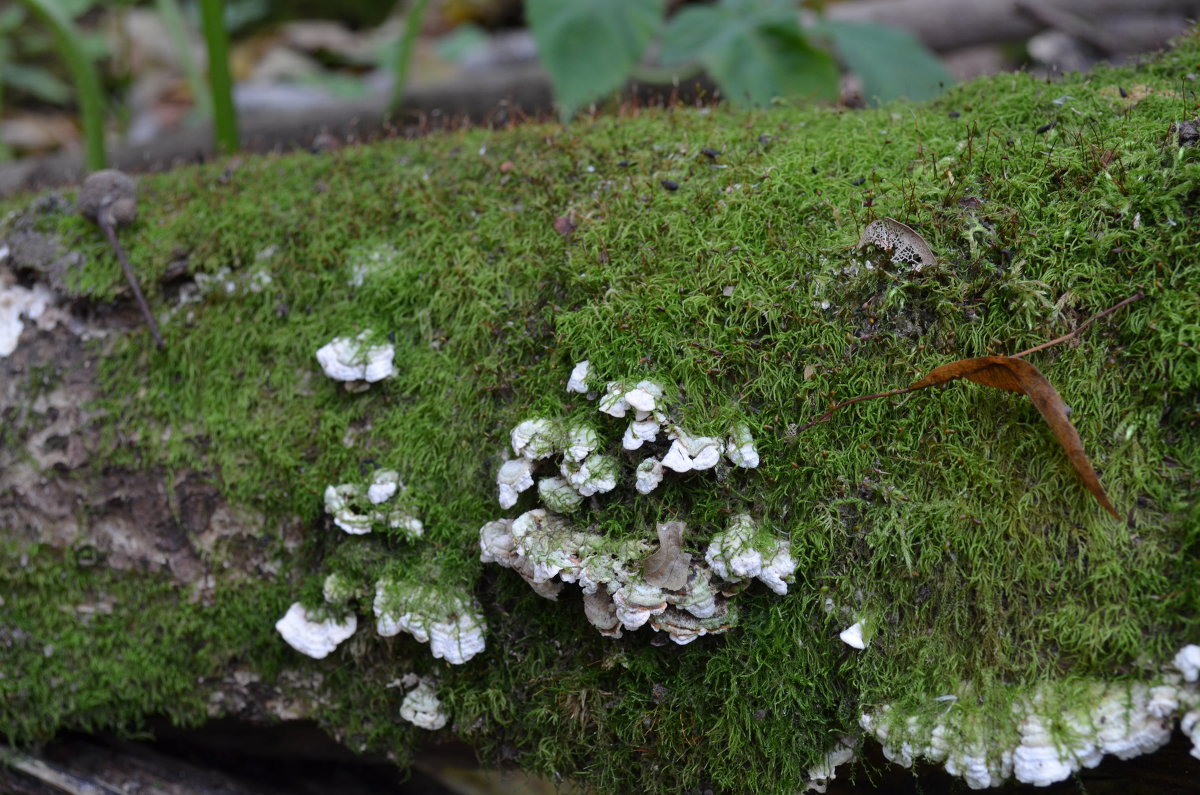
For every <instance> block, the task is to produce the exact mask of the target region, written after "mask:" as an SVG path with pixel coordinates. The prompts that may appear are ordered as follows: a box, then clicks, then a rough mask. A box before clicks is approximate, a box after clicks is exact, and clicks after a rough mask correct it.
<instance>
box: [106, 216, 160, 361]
mask: <svg viewBox="0 0 1200 795" xmlns="http://www.w3.org/2000/svg"><path fill="white" fill-rule="evenodd" d="M97 225H98V226H99V227H100V228H101V229H102V230H104V236H105V237H107V238H108V242H109V243H110V244H111V245H112V247H113V251H115V252H116V254H117V261H118V262H120V263H121V270H123V271H125V280H126V281H128V282H129V286H130V288H131V289H132V290H133V296H134V298H136V299H137V302H138V306H139V307H141V310H142V317H144V318H146V325H147V326H149V327H150V336H152V337H154V344H155V345H157V346H158V349H159V350H160V351H161V350H163V349H164V348H166V347H167V345H166V343H165V342H163V338H162V334H160V333H159V331H158V323H156V322H155V321H154V314H153V313H152V312H151V311H150V305H149V304H148V303H146V296H144V295H142V288H141V287H139V286H138V281H137V276H136V275H134V273H133V266H132V265H130V264H129V257H127V256H125V249H123V248H122V247H121V243H120V241H118V240H117V231H116V230H115V229H113V227H112V224H109V223H105V221H104V220H100V221H97Z"/></svg>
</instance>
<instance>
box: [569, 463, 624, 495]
mask: <svg viewBox="0 0 1200 795" xmlns="http://www.w3.org/2000/svg"><path fill="white" fill-rule="evenodd" d="M617 469H618V467H617V461H616V459H614V458H611V457H609V456H606V455H600V454H593V455H590V456H588V457H587V458H586V459H584V460H583V461H582V462H581V463H579V464H572V463H571V462H569V461H563V463H562V467H561V471H562V474H563V477H564V478H566V480H567V482H568V483H570V484H571V485H572V486H573V487H574V488H575V490H576V491H578V492H579V494H580V495H581V496H584V497H590V496H592V495H593V494H603V493H605V492H609V491H612V490H613V489H615V488H616V487H617Z"/></svg>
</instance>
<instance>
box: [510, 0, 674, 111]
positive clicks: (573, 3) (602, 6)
mask: <svg viewBox="0 0 1200 795" xmlns="http://www.w3.org/2000/svg"><path fill="white" fill-rule="evenodd" d="M664 2H665V0H528V2H527V3H526V6H525V14H526V17H527V18H528V20H529V27H530V29H531V30H532V31H533V39H534V41H535V42H536V43H537V48H538V55H539V56H540V58H541V60H542V65H543V66H545V67H546V70H547V71H548V72H549V73H550V82H551V83H552V84H553V85H554V95H555V98H556V99H557V100H558V104H559V108H560V109H561V113H562V115H563V118H570V117H571V116H572V115H573V114H574V113H575V111H576V110H578V109H579V108H581V107H582V106H584V105H586V104H587V103H589V102H592V101H594V100H596V99H598V98H600V97H602V96H604V95H605V94H607V93H608V92H610V91H612V90H613V89H615V88H617V87H619V86H620V85H621V84H622V83H623V82H624V81H625V78H626V77H627V76H628V75H629V72H630V70H631V69H633V67H634V66H635V65H636V64H637V62H638V60H640V59H641V57H642V53H643V52H645V50H646V45H647V44H649V43H650V39H651V37H652V36H654V33H655V31H657V30H658V27H659V25H660V24H661V22H662V17H663V8H664Z"/></svg>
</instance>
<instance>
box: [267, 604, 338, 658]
mask: <svg viewBox="0 0 1200 795" xmlns="http://www.w3.org/2000/svg"><path fill="white" fill-rule="evenodd" d="M357 628H358V619H357V618H356V617H355V616H354V614H353V613H351V614H350V615H349V616H348V617H347V618H346V619H345V620H343V621H338V620H337V619H335V618H332V617H329V616H324V615H321V614H320V613H319V612H310V611H308V610H306V609H305V608H304V605H302V604H300V603H299V602H296V603H295V604H293V605H292V606H291V607H289V608H288V611H287V613H285V614H284V616H283V618H281V619H279V620H278V621H276V622H275V629H276V631H278V632H279V634H280V635H281V636H283V639H284V640H285V641H287V644H288V645H289V646H291V647H292V648H293V649H295V650H296V651H298V652H300V653H301V654H306V655H308V656H309V657H312V658H313V659H315V660H320V659H323V658H325V657H326V656H328V655H329V653H330V652H331V651H333V650H334V649H336V648H337V647H338V644H340V643H341V642H342V641H344V640H345V639H346V638H348V637H350V636H351V635H353V634H354V630H356V629H357Z"/></svg>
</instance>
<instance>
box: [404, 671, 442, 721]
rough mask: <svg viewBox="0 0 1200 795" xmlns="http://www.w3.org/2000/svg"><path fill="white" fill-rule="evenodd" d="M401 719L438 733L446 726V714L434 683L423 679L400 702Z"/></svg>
mask: <svg viewBox="0 0 1200 795" xmlns="http://www.w3.org/2000/svg"><path fill="white" fill-rule="evenodd" d="M400 717H401V718H403V719H404V720H406V721H408V722H409V723H411V724H413V725H414V726H419V727H420V728H422V729H429V730H430V731H437V730H438V729H440V728H442V727H443V726H445V725H446V720H447V719H446V713H444V712H442V702H441V699H439V698H438V697H437V690H436V689H435V688H434V686H433V683H432V682H430V681H429V680H427V679H422V680H421V683H420V684H419V685H417V686H416V687H415V688H413V689H412V690H410V691H409V693H408V695H406V696H405V697H404V701H402V702H400Z"/></svg>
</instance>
